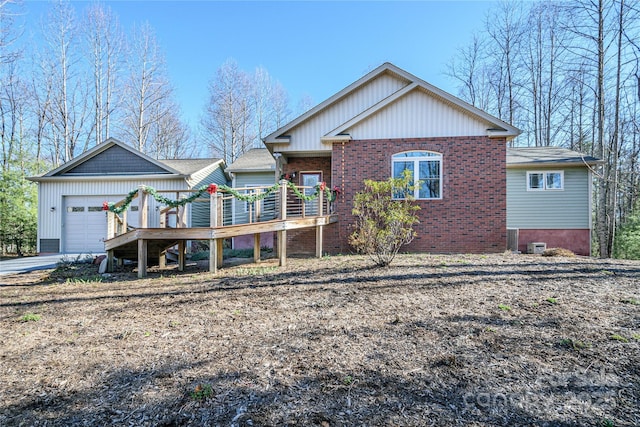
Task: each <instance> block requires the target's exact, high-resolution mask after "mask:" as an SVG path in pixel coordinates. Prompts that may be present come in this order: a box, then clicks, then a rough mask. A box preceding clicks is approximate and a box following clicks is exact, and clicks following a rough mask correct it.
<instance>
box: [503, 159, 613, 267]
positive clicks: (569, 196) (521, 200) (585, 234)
mask: <svg viewBox="0 0 640 427" xmlns="http://www.w3.org/2000/svg"><path fill="white" fill-rule="evenodd" d="M600 163H601V161H599V160H598V159H596V158H594V157H591V156H586V155H584V154H581V153H578V152H575V151H571V150H567V149H564V148H558V147H531V148H507V228H508V229H510V231H511V232H512V233H513V234H514V236H513V240H514V243H512V244H511V245H512V246H513V247H511V248H510V249H514V250H515V249H517V250H519V251H521V252H527V251H529V247H528V245H529V244H532V243H538V242H539V243H544V244H546V247H561V248H566V249H569V250H571V251H573V252H575V253H576V254H578V255H590V254H591V229H592V225H591V214H592V211H593V209H592V203H591V202H592V200H591V195H592V194H593V192H592V182H593V177H592V171H593V168H594V167H596V166H597V165H598V164H600ZM510 240H511V239H510Z"/></svg>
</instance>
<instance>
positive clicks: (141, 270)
mask: <svg viewBox="0 0 640 427" xmlns="http://www.w3.org/2000/svg"><path fill="white" fill-rule="evenodd" d="M145 277H147V241H146V240H145V239H138V278H139V279H143V278H145Z"/></svg>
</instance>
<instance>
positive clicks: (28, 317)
mask: <svg viewBox="0 0 640 427" xmlns="http://www.w3.org/2000/svg"><path fill="white" fill-rule="evenodd" d="M40 319H42V316H41V315H40V314H35V313H25V314H23V315H22V317H20V321H21V322H37V321H39V320H40Z"/></svg>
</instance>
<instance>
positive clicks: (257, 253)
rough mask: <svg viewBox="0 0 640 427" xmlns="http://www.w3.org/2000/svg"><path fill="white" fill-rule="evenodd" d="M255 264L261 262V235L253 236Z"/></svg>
mask: <svg viewBox="0 0 640 427" xmlns="http://www.w3.org/2000/svg"><path fill="white" fill-rule="evenodd" d="M253 262H260V233H256V234H254V235H253Z"/></svg>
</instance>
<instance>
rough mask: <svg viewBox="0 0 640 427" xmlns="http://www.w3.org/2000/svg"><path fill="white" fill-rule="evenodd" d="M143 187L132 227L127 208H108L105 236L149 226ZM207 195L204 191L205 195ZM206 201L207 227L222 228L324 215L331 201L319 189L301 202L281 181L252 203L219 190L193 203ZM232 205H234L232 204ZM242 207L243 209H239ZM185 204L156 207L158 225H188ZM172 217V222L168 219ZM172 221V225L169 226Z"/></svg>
mask: <svg viewBox="0 0 640 427" xmlns="http://www.w3.org/2000/svg"><path fill="white" fill-rule="evenodd" d="M146 188H147V187H146V186H140V188H139V189H138V192H137V194H135V196H134V197H133V199H138V223H137V226H135V227H134V226H132V225H131V224H130V223H129V219H130V218H129V216H130V213H129V214H128V213H127V212H128V211H129V209H125V210H123V211H122V212H121V213H119V214H118V213H115V212H112V211H111V210H109V211H107V239H112V238H114V237H116V236H119V235H122V234H125V233H127V232H128V231H131V230H134V229H138V228H149V224H150V221H149V208H148V207H149V202H150V200H149V197H150V194H149V193H148V192H147V191H146ZM269 188H271V187H270V186H257V187H243V188H234V189H233V190H235V191H236V192H237V193H240V194H243V195H252V196H256V195H257V196H259V195H261V194H263V193H264V192H266V191H267V189H269ZM296 189H297V190H298V191H299V192H301V193H303V194H304V193H305V192H312V191H315V187H304V186H296ZM155 191H156V193H167V194H170V193H172V194H175V196H176V200H179V199H180V196H181V195H184V194H190V193H191V194H192V193H194V192H196V191H198V190H155ZM205 196H206V194H205ZM207 201H208V202H209V212H210V215H209V227H212V228H215V227H222V226H225V225H239V224H254V223H258V222H262V221H269V220H273V219H286V218H307V217H314V216H323V215H327V214H329V213H331V209H332V207H331V202H330V201H329V200H328V198H327V197H326V194H325V192H324V191H322V192H320V193H319V195H318V197H317V198H316V199H314V200H311V201H304V200H302V199H301V198H299V197H298V196H297V195H296V194H295V192H294V191H291V190H290V189H289V184H288V183H286V182H280V183H279V188H278V191H276V192H274V193H272V194H271V195H269V196H267V197H265V198H262V199H260V200H256V201H254V202H246V201H241V200H239V199H237V198H236V197H235V196H234V195H233V194H231V193H229V192H225V191H224V190H219V191H217V192H215V193H213V194H211V195H210V196H209V197H202V198H199V199H196V200H194V202H195V203H203V202H207ZM124 203H125V200H120V201H119V202H117V203H115V204H114V205H113V206H115V207H118V208H119V207H122V206H123V204H124ZM234 205H235V207H234ZM241 210H244V212H239V211H241ZM186 213H187V206H186V205H184V206H176V207H170V206H164V207H160V208H159V209H157V214H158V221H157V224H159V227H160V228H186V227H187V219H186V217H187V215H186ZM171 217H175V221H171V220H170V218H171ZM172 223H173V224H174V225H172Z"/></svg>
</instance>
